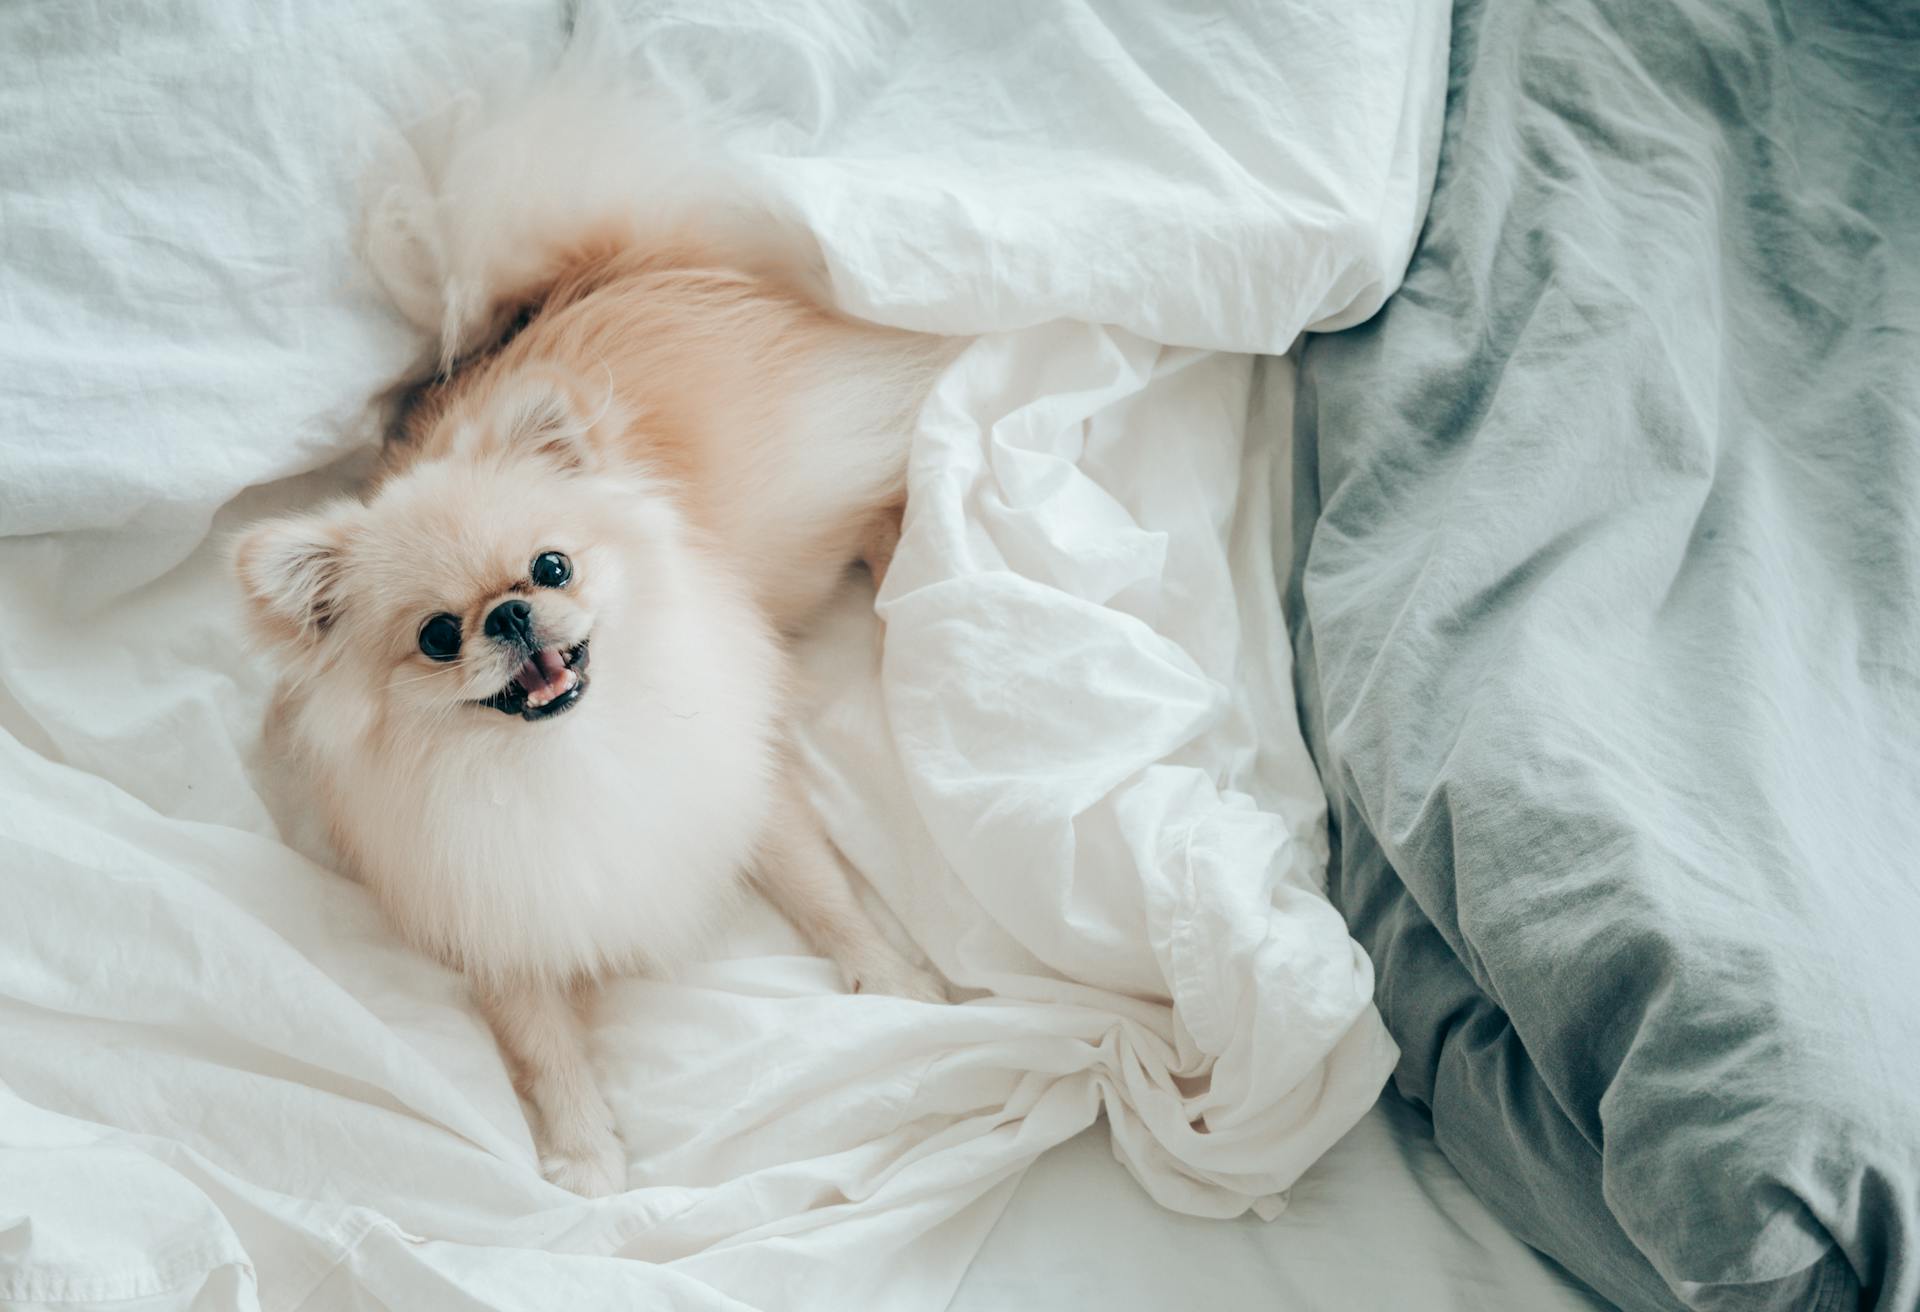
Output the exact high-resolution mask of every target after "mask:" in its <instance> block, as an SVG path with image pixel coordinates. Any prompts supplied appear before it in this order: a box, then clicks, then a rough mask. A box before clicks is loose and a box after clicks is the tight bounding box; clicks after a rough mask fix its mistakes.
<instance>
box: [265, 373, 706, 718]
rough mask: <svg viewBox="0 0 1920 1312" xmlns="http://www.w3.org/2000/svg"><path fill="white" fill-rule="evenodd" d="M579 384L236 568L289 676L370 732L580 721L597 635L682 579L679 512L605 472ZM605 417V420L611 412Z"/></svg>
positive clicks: (447, 442) (277, 526)
mask: <svg viewBox="0 0 1920 1312" xmlns="http://www.w3.org/2000/svg"><path fill="white" fill-rule="evenodd" d="M581 400H582V397H581V394H580V389H579V388H577V387H575V386H573V385H571V384H570V383H569V382H568V380H566V379H564V378H560V377H556V376H549V375H545V374H534V375H530V376H527V377H523V378H521V379H518V380H516V381H514V382H512V383H511V384H509V385H507V386H505V387H502V388H499V389H495V390H493V392H492V393H491V395H490V397H489V399H488V400H487V401H486V403H485V404H484V405H480V406H477V407H473V408H468V409H454V410H450V411H449V412H448V413H447V414H446V415H445V416H443V417H442V418H441V419H440V420H439V424H441V425H445V426H447V427H448V430H449V431H447V432H446V433H443V434H438V435H437V437H439V438H441V439H443V440H439V441H436V442H435V444H434V446H433V448H432V449H433V450H434V451H436V452H440V453H441V454H436V455H433V456H430V457H428V456H423V457H422V458H420V459H419V460H418V461H417V462H416V463H414V464H413V465H411V466H410V467H408V468H407V469H405V470H404V471H403V472H401V473H399V474H398V475H396V476H394V477H392V478H390V479H388V480H387V481H386V482H385V483H383V484H382V485H381V486H380V487H379V489H378V490H377V491H376V492H375V493H374V494H373V495H372V496H371V497H370V498H369V499H368V500H366V501H364V502H361V501H342V502H338V503H335V504H333V505H331V506H328V507H325V508H322V509H321V510H319V511H317V512H314V513H311V514H305V515H298V516H294V517H291V518H287V519H281V520H276V521H272V522H268V523H264V524H261V525H258V526H256V527H255V528H254V529H252V530H251V531H250V532H248V533H247V534H246V535H245V536H244V537H243V538H242V539H241V540H240V541H239V542H238V544H237V545H236V548H235V552H234V564H235V569H236V572H237V573H238V575H239V578H240V582H241V585H242V588H243V590H244V592H245V594H246V599H247V602H248V609H249V614H250V619H251V623H252V627H253V629H254V632H255V633H256V635H257V636H258V637H260V638H261V639H263V640H264V641H265V642H266V643H267V644H268V645H269V646H270V647H271V648H272V649H273V650H274V651H275V652H276V654H277V655H278V656H279V658H280V660H281V661H282V664H283V666H284V667H285V671H286V673H287V675H288V676H289V678H290V680H291V681H293V682H295V683H297V684H301V685H304V686H306V687H309V688H311V689H313V690H314V691H316V692H323V693H324V696H325V700H326V702H327V703H328V704H329V706H330V707H332V708H334V709H335V710H336V711H337V712H338V713H339V714H340V715H341V716H343V717H344V718H347V719H352V720H355V721H358V722H361V723H373V722H384V723H389V724H391V723H393V722H395V721H396V720H406V721H410V722H411V727H413V728H415V729H417V730H418V731H420V732H422V733H437V732H442V731H445V730H447V729H449V728H454V729H457V728H460V727H463V726H477V725H479V724H482V723H486V724H501V723H508V722H511V720H510V719H509V717H517V719H518V720H520V721H527V722H544V721H550V720H553V719H554V718H556V717H558V716H561V715H563V714H566V713H569V712H572V711H574V710H575V709H576V708H578V707H580V706H581V704H582V702H583V701H584V699H585V698H586V697H587V694H588V691H589V685H590V682H591V679H592V673H591V672H590V670H589V657H590V655H591V653H592V650H593V643H594V641H595V640H596V638H603V640H608V641H612V640H615V635H616V633H617V630H618V627H619V623H620V621H621V619H622V618H623V616H624V612H625V611H626V610H627V609H628V608H629V607H630V606H631V605H632V604H633V601H634V593H635V589H636V584H639V585H642V587H641V590H643V591H644V582H645V578H646V576H647V575H648V574H649V573H650V572H653V571H657V570H659V569H664V568H668V567H669V562H667V561H665V560H663V559H662V558H663V557H665V556H667V555H669V554H670V553H671V551H672V549H673V542H674V539H675V536H676V533H675V530H676V524H677V520H676V518H675V516H674V514H673V512H672V510H671V507H670V506H669V505H668V503H667V502H666V500H665V498H664V497H662V496H659V495H657V494H652V493H651V492H650V490H649V488H648V487H647V485H646V484H645V483H644V482H643V481H641V480H638V479H637V478H636V476H635V475H633V474H632V473H631V472H630V471H619V470H614V469H612V468H610V467H609V466H608V463H607V462H606V461H605V460H604V459H603V457H602V454H601V449H600V445H599V442H598V441H597V439H596V427H595V425H596V422H597V421H599V420H602V419H604V418H605V416H604V415H603V414H602V415H596V414H594V413H593V412H592V411H590V410H588V409H586V408H584V407H583V406H582V405H581ZM601 409H602V410H604V407H601Z"/></svg>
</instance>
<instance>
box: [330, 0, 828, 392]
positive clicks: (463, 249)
mask: <svg viewBox="0 0 1920 1312" xmlns="http://www.w3.org/2000/svg"><path fill="white" fill-rule="evenodd" d="M625 53H626V52H625V50H624V47H623V46H622V44H621V41H620V39H619V33H618V29H617V26H616V25H615V24H614V23H613V21H612V20H611V19H610V18H609V17H607V16H606V15H604V14H603V13H601V12H600V11H599V9H598V6H596V5H591V4H583V5H582V6H581V12H580V14H579V15H578V18H577V21H576V24H575V28H574V31H573V34H572V37H571V39H570V40H569V43H568V46H567V49H566V52H565V53H564V54H563V55H562V57H561V59H560V61H559V63H558V65H557V66H556V67H554V68H552V69H550V70H547V71H545V72H543V73H539V74H535V75H531V76H528V75H520V76H516V77H511V78H505V79H502V82H503V86H502V88H501V89H500V90H498V91H495V92H489V93H479V92H467V93H464V94H461V95H459V96H456V97H454V98H453V99H452V100H451V101H450V102H449V103H447V104H446V105H444V106H443V107H441V108H440V109H439V110H438V111H437V112H435V113H433V114H431V115H429V116H428V117H427V118H425V119H423V120H422V121H420V122H419V123H418V124H417V125H416V126H415V128H414V129H413V130H412V131H411V132H410V133H409V134H408V137H407V142H406V147H405V148H404V149H403V150H401V151H399V152H397V153H396V155H395V157H394V158H393V159H391V160H390V161H388V162H387V163H386V165H385V166H384V167H382V168H380V169H378V170H377V171H376V173H375V176H374V181H373V187H372V192H371V195H370V196H369V198H368V205H367V217H366V230H365V235H364V245H365V254H366V259H367V263H368V265H369V267H370V268H371V269H372V271H373V274H374V276H375V277H376V278H377V279H378V280H379V282H380V284H381V285H382V286H383V287H384V288H385V290H386V292H387V294H388V296H390V297H391V298H392V300H393V303H394V304H395V305H396V306H397V307H398V308H399V310H400V312H401V313H402V314H403V315H405V316H406V317H407V318H408V319H409V320H410V321H412V322H413V323H414V324H415V325H417V326H418V327H419V328H421V329H422V330H424V331H426V332H428V333H430V334H432V335H433V337H434V343H435V350H434V355H435V357H436V361H437V364H438V367H439V369H440V370H441V371H442V372H447V371H450V370H451V369H452V367H453V365H454V364H455V362H456V361H458V360H460V359H461V358H462V357H464V356H465V355H467V354H468V353H469V352H471V351H473V350H475V349H476V348H480V347H484V346H486V345H488V344H489V343H491V342H492V341H495V340H498V337H499V335H500V334H501V333H502V332H503V331H504V330H505V328H506V325H507V324H508V323H509V322H510V321H511V320H512V319H513V318H514V317H515V316H516V315H518V314H520V313H521V312H522V311H524V310H525V309H527V308H528V307H529V306H530V305H533V304H536V303H538V302H539V301H540V300H541V299H542V298H543V296H544V295H545V293H546V292H547V290H548V289H549V288H550V287H551V286H552V285H553V284H554V283H555V282H556V281H558V280H559V279H560V278H562V277H564V276H565V275H566V273H567V272H568V271H569V269H570V268H571V267H572V266H574V265H575V264H577V263H578V262H579V261H581V260H583V259H587V258H591V257H593V256H595V255H601V254H605V253H607V252H609V251H611V250H614V249H620V248H635V247H639V248H643V249H644V248H648V247H654V246H659V247H666V246H669V245H680V244H686V243H692V244H694V245H696V246H697V247H698V249H699V250H700V252H701V253H702V255H703V257H705V258H706V259H709V260H712V261H714V262H717V263H723V264H725V265H727V266H729V267H734V268H739V269H742V270H745V271H748V272H752V273H756V274H760V275H763V276H775V277H779V278H780V279H781V280H782V281H785V282H787V283H789V284H790V285H795V286H798V287H800V288H803V289H805V290H807V291H808V292H810V293H811V294H813V295H815V296H821V295H823V294H824V291H825V284H826V279H825V276H824V274H823V272H822V269H821V261H820V256H819V249H818V247H817V246H816V245H815V244H814V242H813V241H812V239H811V238H810V237H809V236H808V235H807V233H806V232H805V231H804V229H803V228H802V227H800V226H799V225H798V224H796V223H792V222H788V221H785V220H783V219H782V218H781V217H780V216H779V215H778V214H777V213H776V212H775V210H774V207H773V206H772V205H771V204H770V203H769V202H768V199H767V198H768V196H769V195H770V191H769V189H768V188H765V187H764V186H761V185H759V184H758V183H757V182H756V180H755V178H754V176H753V172H752V170H751V169H750V168H749V167H748V166H747V165H746V164H745V163H744V162H743V161H740V160H738V159H734V158H730V156H729V152H728V151H727V150H726V149H725V143H724V140H723V138H724V132H723V131H722V129H721V127H720V125H719V124H716V123H707V124H703V125H696V124H695V123H694V122H692V121H690V119H689V117H688V116H687V115H686V114H685V113H684V112H682V111H680V110H679V109H678V108H677V107H676V106H674V105H672V104H671V103H670V102H669V101H668V100H667V98H666V97H664V96H659V95H649V94H647V93H646V92H645V91H644V90H642V89H641V88H638V87H636V86H635V85H633V83H634V77H633V74H632V72H631V71H630V65H629V63H628V61H627V59H626V58H625Z"/></svg>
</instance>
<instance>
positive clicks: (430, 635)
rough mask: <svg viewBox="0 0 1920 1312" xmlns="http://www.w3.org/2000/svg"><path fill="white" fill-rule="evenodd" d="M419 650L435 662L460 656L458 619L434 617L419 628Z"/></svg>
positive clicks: (452, 616)
mask: <svg viewBox="0 0 1920 1312" xmlns="http://www.w3.org/2000/svg"><path fill="white" fill-rule="evenodd" d="M420 650H421V651H423V652H425V653H426V654H427V655H429V656H431V657H433V659H435V660H437V661H450V660H452V659H453V658H454V657H455V656H458V655H459V654H460V617H459V616H457V615H435V616H434V617H433V618H432V619H430V620H428V621H427V622H426V623H425V624H422V625H421V626H420Z"/></svg>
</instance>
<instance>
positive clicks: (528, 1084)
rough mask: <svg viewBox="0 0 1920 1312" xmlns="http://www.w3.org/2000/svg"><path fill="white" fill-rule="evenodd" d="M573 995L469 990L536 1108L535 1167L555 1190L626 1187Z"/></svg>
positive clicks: (621, 1153)
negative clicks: (537, 1148) (537, 1151)
mask: <svg viewBox="0 0 1920 1312" xmlns="http://www.w3.org/2000/svg"><path fill="white" fill-rule="evenodd" d="M580 993H581V990H580V989H578V988H574V989H569V988H567V987H565V986H563V985H560V984H553V983H546V982H533V983H524V984H515V985H507V986H499V985H477V986H476V988H475V994H476V996H477V997H478V999H479V1002H480V1007H481V1010H482V1011H484V1012H485V1013H486V1017H487V1021H488V1023H489V1024H491V1025H492V1026H493V1032H494V1034H495V1036H496V1037H498V1039H499V1040H500V1047H501V1048H502V1050H503V1051H505V1053H506V1055H507V1060H508V1061H509V1062H511V1063H512V1065H513V1067H514V1069H515V1072H516V1075H517V1079H518V1084H519V1087H520V1089H521V1091H522V1092H523V1093H525V1094H526V1095H527V1099H528V1101H530V1102H532V1103H533V1105H534V1109H535V1110H536V1111H538V1112H539V1113H540V1120H541V1132H540V1134H539V1135H538V1136H537V1138H538V1142H539V1145H540V1169H541V1170H542V1171H543V1172H544V1173H545V1174H546V1177H547V1178H548V1179H549V1180H551V1181H553V1182H554V1183H555V1184H557V1185H559V1186H560V1187H561V1188H563V1189H571V1190H572V1191H573V1192H574V1193H577V1194H584V1195H586V1196H587V1197H589V1198H599V1197H603V1196H605V1195H607V1194H616V1193H619V1192H620V1191H621V1190H623V1189H625V1188H626V1184H627V1154H626V1150H625V1149H624V1148H623V1147H622V1146H621V1143H620V1138H619V1136H618V1135H616V1134H615V1133H614V1131H613V1113H612V1112H611V1111H609V1110H608V1109H607V1100H606V1099H605V1098H604V1097H602V1096H601V1094H600V1088H599V1086H598V1085H596V1084H595V1083H594V1080H593V1067H592V1066H591V1065H590V1064H589V1062H588V1060H587V1036H586V1030H585V1028H584V1026H583V1025H582V1024H581V1020H580V1010H579V1004H580V1002H581V1001H582V999H581V997H580Z"/></svg>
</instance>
